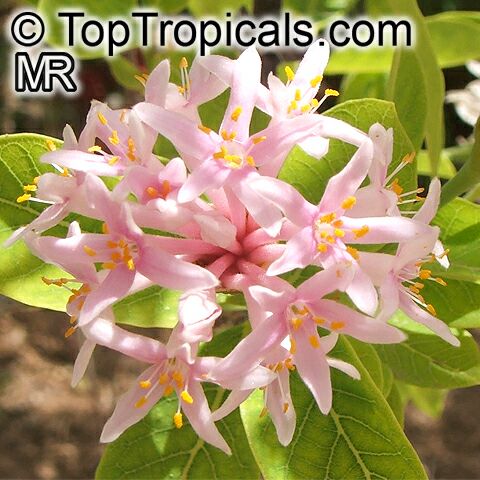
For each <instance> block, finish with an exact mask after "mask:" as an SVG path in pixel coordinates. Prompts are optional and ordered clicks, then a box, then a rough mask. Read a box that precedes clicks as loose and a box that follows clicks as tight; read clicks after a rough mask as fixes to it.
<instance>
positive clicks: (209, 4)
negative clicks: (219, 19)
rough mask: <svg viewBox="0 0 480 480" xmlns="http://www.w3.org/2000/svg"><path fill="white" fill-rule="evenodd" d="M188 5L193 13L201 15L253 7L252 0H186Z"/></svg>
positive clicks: (249, 9)
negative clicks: (219, 0)
mask: <svg viewBox="0 0 480 480" xmlns="http://www.w3.org/2000/svg"><path fill="white" fill-rule="evenodd" d="M188 7H189V9H190V11H191V12H192V14H193V15H195V16H196V17H202V16H205V15H215V16H220V15H222V14H224V13H225V12H237V11H239V10H240V9H241V8H242V7H243V8H246V9H247V11H249V12H251V11H252V9H253V1H252V0H224V1H223V2H218V1H217V0H188Z"/></svg>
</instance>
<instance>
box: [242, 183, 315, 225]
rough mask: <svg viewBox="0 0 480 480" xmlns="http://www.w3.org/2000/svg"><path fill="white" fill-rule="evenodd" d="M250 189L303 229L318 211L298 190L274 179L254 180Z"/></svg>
mask: <svg viewBox="0 0 480 480" xmlns="http://www.w3.org/2000/svg"><path fill="white" fill-rule="evenodd" d="M251 187H252V188H253V189H254V190H255V191H256V192H258V193H259V194H260V195H261V196H262V197H264V198H265V199H266V200H268V201H269V202H271V203H273V204H274V205H276V206H277V207H278V208H280V210H282V212H283V213H284V214H285V216H286V217H287V218H288V219H289V220H290V221H291V222H293V223H295V224H296V225H298V226H300V227H304V226H306V225H308V224H310V223H311V222H312V221H313V218H314V217H315V216H316V215H317V212H318V209H317V207H316V206H315V205H312V204H311V203H310V202H307V200H305V199H304V198H303V197H302V195H301V194H300V193H299V192H298V190H297V189H296V188H294V187H292V186H291V185H289V184H288V183H285V182H282V181H281V180H278V179H276V178H271V177H258V178H255V179H254V180H253V181H252V183H251Z"/></svg>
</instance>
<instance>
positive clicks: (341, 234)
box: [333, 228, 345, 238]
mask: <svg viewBox="0 0 480 480" xmlns="http://www.w3.org/2000/svg"><path fill="white" fill-rule="evenodd" d="M333 233H334V234H335V236H336V237H340V238H341V237H344V236H345V232H344V231H343V230H342V229H340V228H336V229H335V230H334V231H333Z"/></svg>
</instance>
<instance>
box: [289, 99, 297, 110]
mask: <svg viewBox="0 0 480 480" xmlns="http://www.w3.org/2000/svg"><path fill="white" fill-rule="evenodd" d="M297 108H298V103H297V102H296V101H295V100H292V101H291V102H290V105H289V107H288V113H290V112H293V111H294V110H296V109H297Z"/></svg>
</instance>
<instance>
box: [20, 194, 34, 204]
mask: <svg viewBox="0 0 480 480" xmlns="http://www.w3.org/2000/svg"><path fill="white" fill-rule="evenodd" d="M30 198H32V196H31V195H30V194H29V193H24V194H23V195H20V196H19V197H18V198H17V203H22V202H26V201H27V200H30Z"/></svg>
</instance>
